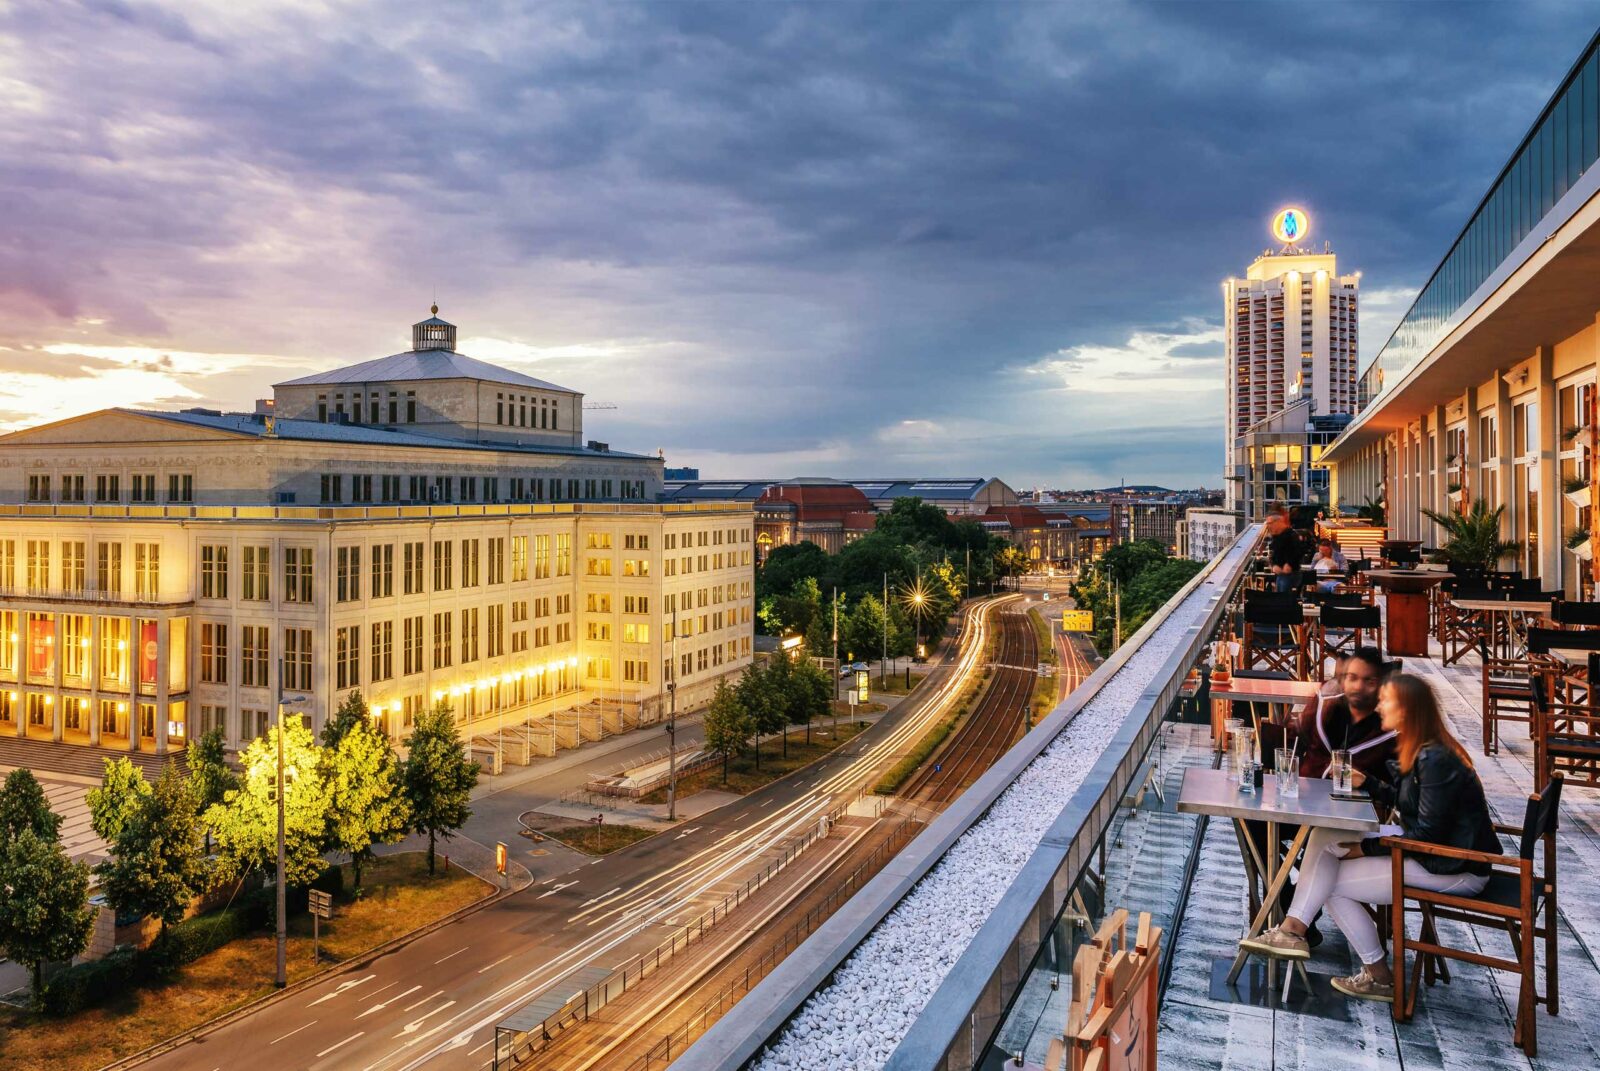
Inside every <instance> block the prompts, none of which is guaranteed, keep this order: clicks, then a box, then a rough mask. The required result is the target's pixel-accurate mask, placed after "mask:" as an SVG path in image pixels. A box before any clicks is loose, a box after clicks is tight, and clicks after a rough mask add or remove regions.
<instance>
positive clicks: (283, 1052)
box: [143, 608, 990, 1071]
mask: <svg viewBox="0 0 1600 1071" xmlns="http://www.w3.org/2000/svg"><path fill="white" fill-rule="evenodd" d="M975 609H976V608H974V610H975ZM968 612H969V613H972V612H973V610H969V611H968ZM989 627H990V626H989V624H988V623H987V621H986V620H985V619H984V618H983V617H982V616H981V615H975V616H974V619H973V620H972V621H969V623H968V624H967V626H966V627H965V629H964V630H963V634H964V643H963V646H962V649H961V652H960V654H959V655H958V657H957V659H956V664H955V665H954V666H952V667H949V668H946V669H944V670H942V671H940V672H941V673H942V679H939V680H936V681H935V682H934V684H933V687H932V691H931V693H930V696H929V698H928V700H927V701H925V702H924V703H922V704H921V705H920V706H919V707H918V708H916V709H912V710H908V711H907V712H906V713H905V715H904V716H903V717H900V718H898V719H895V720H894V721H892V722H891V721H889V720H885V721H883V722H880V723H879V724H878V725H876V726H874V727H873V728H872V729H870V730H868V731H867V732H865V733H863V734H862V735H861V736H860V737H858V738H857V739H856V740H855V741H852V742H851V743H850V744H849V745H847V746H846V747H845V748H843V749H841V752H840V753H838V754H835V755H830V756H828V757H827V758H825V759H823V760H821V761H820V762H819V763H817V764H816V765H815V766H813V767H810V768H809V769H807V770H806V771H804V772H802V773H801V774H799V775H798V776H793V777H790V778H786V779H785V780H783V781H781V782H777V783H774V784H772V785H768V786H766V787H765V788H762V789H760V790H758V791H756V792H754V793H751V794H750V795H748V796H746V797H744V798H742V799H740V800H739V801H737V802H735V803H731V804H729V805H727V806H725V807H723V808H721V809H719V810H717V811H713V812H710V813H708V814H706V815H703V816H701V817H700V818H698V819H695V820H694V821H693V822H692V823H686V824H685V825H684V826H683V827H682V828H680V829H677V830H668V831H666V832H665V833H663V834H661V835H659V836H656V837H652V838H650V839H649V840H645V841H642V842H640V843H638V844H636V845H633V846H632V847H630V848H627V849H624V850H622V851H620V852H616V853H614V854H612V855H610V856H606V857H603V858H600V859H597V860H594V861H593V862H590V863H587V864H586V865H584V866H582V867H580V868H578V869H577V870H574V871H571V872H570V873H568V874H565V875H562V876H552V877H548V878H545V879H544V880H543V881H541V882H538V883H536V884H534V885H533V886H531V887H530V888H528V889H527V890H526V891H523V892H520V893H516V894H513V895H511V896H509V897H506V898H503V899H501V900H499V901H497V902H495V903H493V904H491V905H490V906H488V907H486V908H483V909H481V910H479V911H476V912H474V913H472V914H470V915H468V916H466V917H465V918H462V919H460V920H457V921H456V922H454V923H451V924H449V925H446V926H444V927H442V928H440V929H438V930H436V931H434V932H432V933H430V934H427V935H425V936H423V937H421V938H419V939H417V940H416V941H413V942H411V943H410V944H408V945H405V946H404V947H402V948H400V949H397V950H395V951H393V952H390V953H387V954H385V955H383V956H380V957H378V958H376V959H374V960H372V961H371V962H369V963H365V964H363V965H362V966H360V967H359V968H357V969H354V970H349V971H346V972H343V973H341V974H340V975H338V976H336V977H333V978H329V979H326V980H324V981H322V982H320V983H317V984H315V985H312V986H310V987H308V988H306V989H303V990H299V991H297V992H295V993H294V994H292V995H291V996H289V997H287V998H285V999H283V1000H280V1001H277V1002H275V1003H273V1004H270V1005H268V1006H267V1007H264V1008H262V1009H260V1010H259V1011H256V1012H254V1013H252V1014H250V1015H247V1016H244V1017H242V1018H240V1019H239V1020H236V1021H235V1022H233V1023H230V1024H228V1025H226V1026H224V1027H222V1028H220V1029H218V1030H216V1031H213V1032H212V1033H210V1034H207V1035H204V1036H202V1037H200V1038H198V1039H196V1040H194V1041H191V1042H189V1043H187V1044H184V1045H182V1046H179V1047H178V1048H176V1049H174V1050H172V1051H170V1052H168V1053H165V1054H163V1055H161V1056H159V1057H156V1058H155V1059H153V1060H151V1061H149V1062H147V1063H146V1064H145V1065H143V1066H147V1067H152V1068H161V1069H184V1071H212V1069H221V1068H227V1069H228V1071H250V1069H260V1071H285V1069H287V1068H306V1069H311V1071H317V1069H321V1068H335V1067H337V1068H356V1069H361V1071H409V1069H411V1068H418V1067H422V1066H424V1065H426V1066H428V1067H429V1068H482V1067H484V1066H485V1065H486V1064H487V1062H488V1060H489V1057H490V1056H491V1053H490V1051H489V1050H490V1046H491V1045H492V1040H493V1038H492V1032H493V1028H494V1025H495V1024H496V1023H497V1022H499V1021H500V1020H501V1019H503V1018H504V1017H505V1016H506V1015H507V1014H508V1013H510V1012H512V1011H513V1010H515V1009H517V1008H519V1007H521V1006H522V1005H523V1004H525V1003H526V1002H528V1001H529V1000H530V999H532V998H533V997H535V996H536V995H538V994H540V993H541V992H543V991H544V990H546V989H547V988H549V987H550V986H552V985H553V984H554V983H556V982H558V981H560V980H561V979H563V978H564V977H566V976H567V975H569V974H571V973H572V972H573V971H575V970H577V969H579V968H581V967H585V966H600V967H606V968H612V967H616V966H620V965H622V964H623V963H625V962H627V961H628V960H630V959H632V958H633V957H634V956H636V955H638V954H640V953H642V952H644V951H646V950H648V949H651V948H654V947H655V946H657V945H658V944H660V943H661V942H662V941H663V940H666V939H667V938H668V937H669V936H670V935H671V934H672V933H674V932H677V930H678V927H679V926H681V925H682V924H683V923H684V922H687V921H689V920H691V919H693V918H694V917H696V916H697V915H698V914H699V913H700V912H701V911H703V910H705V909H708V908H709V907H710V906H711V905H712V904H714V903H717V902H720V901H721V899H722V898H723V897H724V896H726V895H728V894H729V893H731V892H732V891H733V890H734V889H735V888H737V887H740V886H742V885H743V884H744V882H745V881H746V880H747V878H748V876H749V875H750V874H751V873H753V872H756V871H759V870H760V869H762V868H763V867H765V866H766V865H767V864H768V863H769V862H770V861H771V860H772V859H773V858H774V857H775V856H776V855H777V854H781V853H782V851H783V847H784V845H785V844H787V843H789V842H791V841H793V840H795V839H797V838H799V837H801V836H803V835H804V834H805V833H807V832H809V831H810V830H812V829H814V828H815V827H816V825H817V821H818V819H819V817H820V816H822V815H824V814H826V813H829V812H830V811H832V810H834V809H836V808H837V807H838V806H840V804H841V802H842V801H844V800H846V799H848V798H851V797H854V796H855V795H857V794H858V793H859V792H860V790H861V789H862V787H863V786H864V785H865V784H866V783H867V782H868V781H869V779H871V778H873V777H875V776H876V775H877V773H878V772H879V771H881V770H883V769H885V768H887V767H888V766H889V765H891V764H892V763H893V762H894V761H896V759H897V758H898V756H899V755H901V754H903V753H904V752H905V751H906V750H907V749H908V748H909V747H910V746H911V744H912V743H913V742H914V741H915V740H916V739H918V738H919V737H920V736H921V735H922V733H923V732H924V731H925V730H926V728H927V727H928V726H929V725H930V724H932V722H933V721H934V720H936V719H937V718H939V717H941V716H942V715H943V713H944V710H945V708H946V707H947V706H948V705H949V703H950V702H951V701H953V699H954V696H955V694H956V692H957V691H958V688H957V687H956V684H955V682H956V680H957V679H958V678H959V677H960V676H962V675H964V674H968V673H971V672H973V670H974V667H975V666H976V665H977V664H978V662H979V658H980V656H981V654H982V650H983V646H984V643H985V642H986V641H987V639H988V630H989Z"/></svg>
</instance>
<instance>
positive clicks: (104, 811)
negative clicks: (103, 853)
mask: <svg viewBox="0 0 1600 1071" xmlns="http://www.w3.org/2000/svg"><path fill="white" fill-rule="evenodd" d="M103 761H104V763H105V766H104V769H103V771H102V772H101V774H100V787H99V788H91V789H90V790H89V792H88V794H87V795H86V796H85V800H86V801H87V803H88V804H89V826H90V828H91V829H93V830H94V831H95V835H96V836H98V837H99V838H100V839H101V840H103V841H105V842H106V845H107V847H109V846H110V845H111V844H113V843H115V842H116V840H117V838H118V837H120V836H122V830H123V829H124V828H125V827H126V826H127V825H128V823H129V822H131V821H133V819H134V816H135V815H137V814H138V813H139V805H140V804H141V803H142V802H143V801H144V800H145V798H146V797H148V796H149V795H150V782H149V781H147V780H145V776H144V771H143V770H141V769H139V767H137V766H135V765H134V764H133V763H132V762H130V761H129V760H127V759H125V758H118V759H105V760H103Z"/></svg>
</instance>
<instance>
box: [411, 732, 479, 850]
mask: <svg viewBox="0 0 1600 1071" xmlns="http://www.w3.org/2000/svg"><path fill="white" fill-rule="evenodd" d="M406 748H407V751H408V754H407V756H406V761H405V763H404V765H403V766H402V767H401V775H400V783H401V785H402V787H403V790H404V792H405V798H406V802H407V804H408V805H409V807H410V811H411V828H412V829H414V830H416V831H417V832H418V833H426V834H427V835H428V873H429V874H432V873H433V872H434V861H433V860H434V845H435V842H436V841H437V840H438V838H440V837H443V838H444V839H445V840H449V839H450V838H451V837H453V836H455V834H456V830H458V829H460V828H461V827H462V826H464V825H466V823H467V819H468V818H471V817H472V808H471V807H469V806H468V803H469V801H470V800H471V799H472V787H473V786H474V785H476V784H477V783H478V764H477V763H475V762H471V761H469V760H468V759H467V752H466V748H464V747H463V746H462V743H461V736H460V734H459V733H458V732H457V731H456V721H455V717H454V716H453V715H452V714H451V711H450V705H449V704H448V703H443V702H441V703H440V704H439V705H438V706H436V707H434V708H433V709H432V710H428V711H424V712H423V713H422V714H421V715H419V716H418V717H417V721H416V724H415V725H414V726H413V727H412V730H411V736H410V737H408V738H407V739H406Z"/></svg>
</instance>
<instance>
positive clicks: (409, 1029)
mask: <svg viewBox="0 0 1600 1071" xmlns="http://www.w3.org/2000/svg"><path fill="white" fill-rule="evenodd" d="M438 995H439V994H438V993H435V994H434V996H438ZM429 999H430V1000H431V999H432V997H430V998H429ZM455 1006H456V1002H455V1001H453V1000H447V1001H445V1002H444V1003H443V1004H441V1005H439V1006H438V1007H437V1008H435V1009H433V1010H432V1011H431V1012H427V1013H426V1014H424V1015H423V1016H422V1018H420V1019H413V1020H411V1021H410V1022H409V1023H407V1024H406V1025H405V1027H404V1028H403V1029H401V1031H400V1033H398V1034H396V1035H395V1037H397V1038H403V1037H405V1036H406V1035H407V1034H414V1033H416V1032H417V1028H418V1027H420V1026H421V1025H422V1024H423V1021H424V1020H426V1019H427V1018H428V1017H429V1016H432V1015H438V1014H439V1013H440V1012H442V1011H444V1010H445V1009H446V1008H453V1007H455ZM412 1007H416V1005H412Z"/></svg>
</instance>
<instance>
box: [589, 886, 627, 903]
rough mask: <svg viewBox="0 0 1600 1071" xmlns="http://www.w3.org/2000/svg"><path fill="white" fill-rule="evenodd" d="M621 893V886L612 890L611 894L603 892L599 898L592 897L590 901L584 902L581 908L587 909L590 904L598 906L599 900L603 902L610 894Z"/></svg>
mask: <svg viewBox="0 0 1600 1071" xmlns="http://www.w3.org/2000/svg"><path fill="white" fill-rule="evenodd" d="M621 891H622V886H621V885H618V886H617V887H616V888H615V889H612V890H611V892H603V893H601V894H600V895H599V896H596V897H593V898H592V899H589V900H585V901H584V902H583V906H584V907H588V906H589V905H590V904H598V903H599V902H600V901H601V900H604V899H605V898H606V897H608V896H610V895H611V893H619V892H621Z"/></svg>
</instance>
